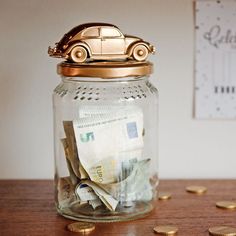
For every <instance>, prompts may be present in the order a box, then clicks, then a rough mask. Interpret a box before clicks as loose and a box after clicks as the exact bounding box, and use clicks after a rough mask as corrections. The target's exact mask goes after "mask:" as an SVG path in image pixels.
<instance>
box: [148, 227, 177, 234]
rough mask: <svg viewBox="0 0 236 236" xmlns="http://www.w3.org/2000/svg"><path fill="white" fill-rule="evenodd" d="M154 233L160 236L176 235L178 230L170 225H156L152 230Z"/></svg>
mask: <svg viewBox="0 0 236 236" xmlns="http://www.w3.org/2000/svg"><path fill="white" fill-rule="evenodd" d="M153 230H154V232H155V233H157V234H160V235H172V236H173V235H176V234H177V232H178V228H177V227H175V226H172V225H158V226H156V227H155V228H154V229H153Z"/></svg>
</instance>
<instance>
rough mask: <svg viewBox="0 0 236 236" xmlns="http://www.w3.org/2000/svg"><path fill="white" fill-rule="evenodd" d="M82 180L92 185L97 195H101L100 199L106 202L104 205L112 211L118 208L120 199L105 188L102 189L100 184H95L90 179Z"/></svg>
mask: <svg viewBox="0 0 236 236" xmlns="http://www.w3.org/2000/svg"><path fill="white" fill-rule="evenodd" d="M81 182H82V183H83V184H86V185H87V186H89V187H91V188H92V189H93V191H94V192H95V193H96V195H97V196H98V197H99V199H100V200H101V201H102V202H103V203H104V205H105V206H106V207H107V208H108V209H109V210H110V211H115V210H116V207H117V205H118V201H117V200H116V199H115V198H113V197H112V196H111V195H110V194H108V193H107V192H106V191H105V190H104V189H102V188H101V187H100V186H98V185H97V184H95V183H94V182H92V181H90V180H82V181H81Z"/></svg>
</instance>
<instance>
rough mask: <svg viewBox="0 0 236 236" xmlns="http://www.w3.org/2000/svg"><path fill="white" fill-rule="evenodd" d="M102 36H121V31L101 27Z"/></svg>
mask: <svg viewBox="0 0 236 236" xmlns="http://www.w3.org/2000/svg"><path fill="white" fill-rule="evenodd" d="M101 35H102V37H120V32H119V31H118V30H117V29H114V28H101Z"/></svg>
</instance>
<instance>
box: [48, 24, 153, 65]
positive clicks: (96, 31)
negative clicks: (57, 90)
mask: <svg viewBox="0 0 236 236" xmlns="http://www.w3.org/2000/svg"><path fill="white" fill-rule="evenodd" d="M154 52H155V48H154V46H153V45H151V44H150V43H148V42H145V41H143V40H142V39H141V38H138V37H135V36H130V35H124V34H122V32H121V31H120V30H119V28H118V27H116V26H114V25H112V24H106V23H87V24H82V25H79V26H77V27H75V28H73V29H72V30H70V31H69V32H68V33H67V34H65V35H64V36H63V38H62V39H61V40H60V41H59V42H58V43H56V46H55V47H54V48H51V47H49V48H48V54H49V55H50V56H52V57H61V58H65V59H67V60H70V61H72V62H76V63H82V62H85V61H86V60H87V59H90V60H109V61H110V60H121V59H134V60H136V61H145V60H146V59H147V57H148V54H149V53H154Z"/></svg>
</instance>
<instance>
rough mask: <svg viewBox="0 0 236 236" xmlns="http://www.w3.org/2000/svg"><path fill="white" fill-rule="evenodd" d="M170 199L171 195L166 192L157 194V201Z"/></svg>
mask: <svg viewBox="0 0 236 236" xmlns="http://www.w3.org/2000/svg"><path fill="white" fill-rule="evenodd" d="M170 198H171V193H168V192H160V193H159V194H158V199H159V200H168V199H170Z"/></svg>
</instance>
